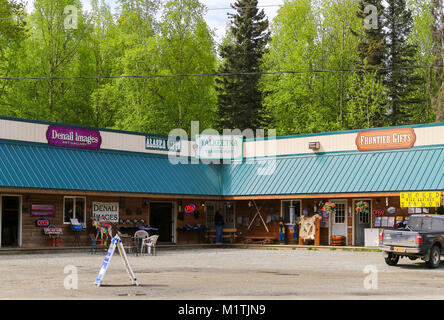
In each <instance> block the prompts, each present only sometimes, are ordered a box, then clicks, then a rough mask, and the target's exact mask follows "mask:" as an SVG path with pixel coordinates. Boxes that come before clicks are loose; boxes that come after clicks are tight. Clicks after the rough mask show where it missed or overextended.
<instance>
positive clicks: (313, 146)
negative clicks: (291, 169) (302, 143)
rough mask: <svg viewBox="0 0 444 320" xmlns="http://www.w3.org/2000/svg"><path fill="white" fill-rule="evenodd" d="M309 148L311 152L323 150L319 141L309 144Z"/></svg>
mask: <svg viewBox="0 0 444 320" xmlns="http://www.w3.org/2000/svg"><path fill="white" fill-rule="evenodd" d="M308 148H310V149H311V150H319V149H320V148H321V143H320V142H319V141H317V142H309V143H308Z"/></svg>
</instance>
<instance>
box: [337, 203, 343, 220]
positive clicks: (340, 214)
mask: <svg viewBox="0 0 444 320" xmlns="http://www.w3.org/2000/svg"><path fill="white" fill-rule="evenodd" d="M335 223H345V204H343V203H337V204H336V213H335Z"/></svg>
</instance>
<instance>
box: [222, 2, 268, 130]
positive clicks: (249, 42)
mask: <svg viewBox="0 0 444 320" xmlns="http://www.w3.org/2000/svg"><path fill="white" fill-rule="evenodd" d="M257 4H258V1H257V0H238V1H236V2H235V3H234V5H231V6H232V8H233V9H235V10H236V13H235V14H229V18H230V27H229V29H228V34H227V36H226V39H225V40H224V43H223V44H222V46H221V47H220V56H221V58H222V59H223V61H222V64H221V67H220V69H219V72H220V73H224V74H225V73H230V74H232V73H234V74H238V75H230V76H224V77H221V78H218V79H216V83H217V86H216V87H217V91H218V103H217V107H218V116H219V119H218V126H219V130H223V129H240V130H245V129H253V130H255V129H257V128H260V127H261V124H262V121H263V110H262V95H261V92H260V90H259V88H258V82H259V80H260V75H259V74H257V73H258V72H259V71H260V64H261V59H262V56H263V54H264V52H265V50H266V44H267V42H268V40H269V37H270V35H269V32H268V19H267V18H266V16H265V13H264V11H263V10H260V11H259V9H258V7H257ZM239 73H252V74H248V75H245V74H239Z"/></svg>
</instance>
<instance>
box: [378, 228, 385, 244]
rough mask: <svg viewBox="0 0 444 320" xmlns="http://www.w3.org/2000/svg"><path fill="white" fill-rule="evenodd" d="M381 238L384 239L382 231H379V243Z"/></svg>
mask: <svg viewBox="0 0 444 320" xmlns="http://www.w3.org/2000/svg"><path fill="white" fill-rule="evenodd" d="M383 238H384V231H382V230H381V231H379V241H380V242H382V240H383Z"/></svg>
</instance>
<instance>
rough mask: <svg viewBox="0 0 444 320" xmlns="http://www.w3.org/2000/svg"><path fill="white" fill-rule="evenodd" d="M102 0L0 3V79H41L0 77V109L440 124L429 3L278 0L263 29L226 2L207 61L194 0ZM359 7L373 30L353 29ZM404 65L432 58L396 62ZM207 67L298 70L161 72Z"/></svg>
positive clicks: (326, 126) (94, 118)
mask: <svg viewBox="0 0 444 320" xmlns="http://www.w3.org/2000/svg"><path fill="white" fill-rule="evenodd" d="M107 3H108V2H107V1H106V0H92V1H91V10H90V11H89V12H85V11H82V10H81V9H82V7H81V2H80V0H57V1H56V0H35V1H34V3H33V4H34V8H35V9H34V11H33V12H30V13H26V12H25V6H24V4H23V3H21V2H20V0H0V17H10V18H8V19H0V76H2V77H50V78H49V79H43V80H42V79H40V80H32V79H26V80H0V114H2V115H8V116H15V117H20V118H30V119H41V120H52V121H61V122H67V123H73V124H81V125H91V126H95V127H109V128H119V129H127V130H134V131H141V132H151V133H163V134H168V133H169V131H170V130H171V129H173V128H183V129H185V130H186V131H188V132H190V124H191V121H193V120H199V121H200V129H201V130H203V129H206V128H214V127H218V129H223V128H238V129H245V128H252V129H256V128H268V129H276V130H277V134H278V135H288V134H298V133H312V132H324V131H338V130H344V129H359V128H371V127H382V126H387V125H400V124H413V123H427V122H433V121H444V85H443V80H444V71H443V70H444V69H443V68H442V65H444V45H443V44H444V15H442V14H440V12H442V9H443V8H442V6H443V4H442V1H440V0H408V1H407V0H387V1H383V0H360V1H355V0H333V1H319V0H285V1H284V5H283V6H282V7H281V8H280V9H279V11H278V14H277V16H276V18H275V19H274V21H273V23H272V24H271V28H270V29H271V38H270V34H269V31H268V27H269V26H268V20H267V19H266V16H265V14H264V12H263V10H259V9H258V8H257V0H238V1H236V2H235V3H234V8H235V9H236V13H235V14H233V15H231V16H230V19H231V24H230V27H229V29H228V32H227V34H226V36H225V38H224V40H223V44H222V45H221V47H220V52H219V54H220V58H219V59H218V56H217V53H216V48H215V40H214V34H213V32H212V31H211V30H210V29H209V27H208V25H207V24H206V22H205V14H206V8H205V6H203V5H202V4H201V3H200V2H199V1H198V0H169V1H161V0H119V1H118V2H117V5H118V8H117V11H115V10H114V9H115V8H111V7H110V6H109V4H107ZM369 4H371V5H374V6H376V7H377V11H378V28H377V29H368V28H365V27H364V23H363V21H364V19H365V18H366V12H365V8H366V6H367V5H369ZM68 5H74V6H75V7H77V8H78V19H77V27H76V28H74V29H66V28H65V25H64V22H65V21H66V18H67V14H66V13H65V12H64V9H65V8H66V6H68ZM12 17H18V18H14V19H13V18H12ZM412 65H422V66H433V68H423V69H399V68H398V69H397V67H399V66H404V67H405V66H412ZM374 68H380V69H381V70H377V71H363V70H361V71H351V70H353V69H355V70H356V69H374ZM386 68H389V69H386ZM390 68H392V70H390ZM338 70H348V71H338ZM216 71H219V72H222V73H249V72H253V73H255V72H258V71H264V72H272V73H276V72H279V71H298V72H296V73H282V74H278V73H277V74H266V75H263V76H259V75H256V74H254V75H236V76H233V75H232V76H226V77H214V76H201V77H179V76H170V75H185V74H208V73H211V74H212V73H215V72H216ZM323 71H326V72H323ZM146 75H163V76H164V77H151V78H150V77H137V76H146ZM73 76H74V77H79V78H78V79H66V78H64V77H73ZM133 76H136V77H133ZM82 77H83V78H82ZM84 77H91V78H84Z"/></svg>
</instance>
